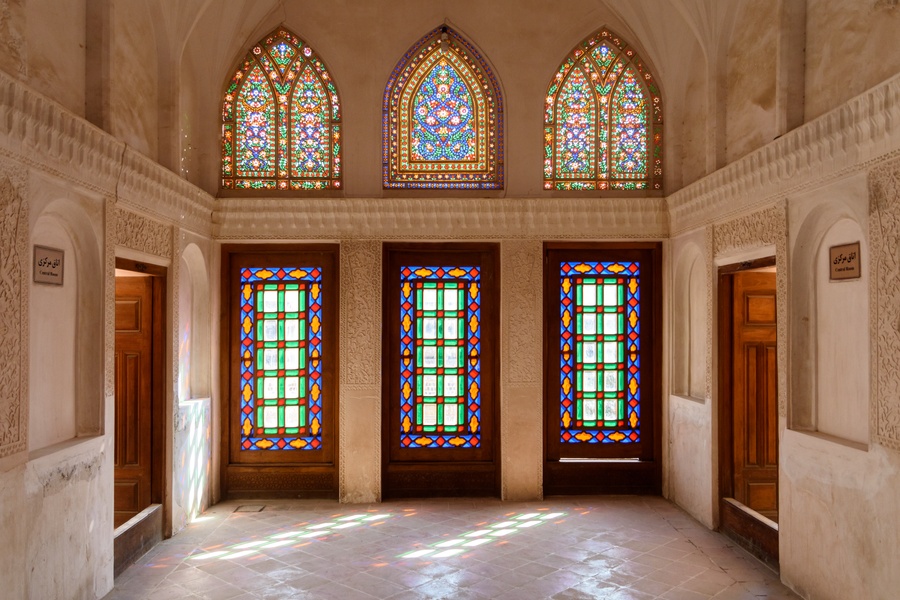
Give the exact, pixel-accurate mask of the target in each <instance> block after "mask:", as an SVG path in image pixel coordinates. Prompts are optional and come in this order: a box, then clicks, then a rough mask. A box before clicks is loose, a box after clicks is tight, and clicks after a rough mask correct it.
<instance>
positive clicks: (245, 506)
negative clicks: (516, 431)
mask: <svg viewBox="0 0 900 600" xmlns="http://www.w3.org/2000/svg"><path fill="white" fill-rule="evenodd" d="M263 506H264V508H263ZM260 509H261V510H260ZM257 511H258V512H257ZM796 597H797V596H795V595H794V594H793V593H792V592H791V591H790V590H788V589H787V588H786V587H784V586H783V585H781V583H779V581H778V577H777V576H776V575H775V574H774V573H773V572H772V571H770V570H769V569H768V568H766V567H765V566H763V565H762V564H761V563H759V562H758V561H756V560H755V559H754V558H752V557H750V556H749V555H748V554H746V553H744V552H743V551H742V550H740V549H737V548H735V547H734V545H733V544H732V543H731V542H730V541H729V540H727V539H726V538H724V537H722V536H721V535H719V534H717V533H714V532H711V531H709V530H707V529H706V528H705V527H703V526H702V525H700V524H699V523H697V522H696V521H695V520H693V519H692V518H691V517H689V516H687V515H686V514H685V513H684V512H683V511H681V510H680V509H678V508H677V507H675V506H674V505H672V504H670V503H669V502H667V501H666V500H663V499H661V498H648V497H579V498H554V499H550V500H547V501H544V502H526V503H511V502H500V501H498V500H489V499H484V500H482V499H478V500H472V499H466V500H415V501H391V502H385V503H383V504H372V505H345V504H338V503H336V502H332V501H321V500H316V501H314V500H296V501H283V500H273V501H268V502H266V501H243V502H226V503H223V504H219V505H218V506H215V507H213V508H212V509H210V510H209V511H208V512H207V513H206V514H205V515H204V517H203V518H202V519H201V520H200V521H197V522H195V523H193V524H192V525H190V526H189V527H188V528H187V529H185V530H184V531H183V532H181V533H180V534H178V535H177V536H175V537H173V538H172V539H170V540H167V541H165V542H163V543H162V544H160V545H158V546H157V547H155V548H154V549H153V550H152V551H151V552H150V553H148V554H147V555H146V556H144V557H143V558H142V559H141V560H139V561H138V563H137V564H135V565H134V566H132V567H131V568H129V569H128V570H127V571H125V572H124V573H123V574H122V575H121V576H120V577H119V578H118V579H117V580H116V587H115V589H114V590H113V591H112V592H111V593H110V594H109V595H108V596H106V598H107V599H108V600H122V599H132V598H152V599H155V600H162V599H175V598H209V599H214V600H215V599H232V598H234V599H240V600H246V599H250V598H273V599H274V598H323V599H327V598H335V599H341V600H353V599H371V598H392V599H398V600H399V599H405V598H454V599H456V598H460V599H461V598H477V599H481V598H503V599H515V600H523V599H530V598H567V599H568V598H572V599H574V598H613V599H624V598H638V599H642V598H667V599H673V600H693V599H698V600H699V599H702V598H721V599H735V598H796Z"/></svg>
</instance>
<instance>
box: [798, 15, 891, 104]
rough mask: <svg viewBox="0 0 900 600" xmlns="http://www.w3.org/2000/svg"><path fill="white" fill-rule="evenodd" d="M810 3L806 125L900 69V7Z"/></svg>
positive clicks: (807, 46) (807, 43)
mask: <svg viewBox="0 0 900 600" xmlns="http://www.w3.org/2000/svg"><path fill="white" fill-rule="evenodd" d="M807 2H808V4H807V10H806V14H807V30H806V100H805V104H806V114H805V120H806V121H811V120H813V119H815V118H816V117H819V116H821V115H823V114H825V113H826V112H828V111H829V110H831V109H833V108H836V107H838V106H840V105H841V104H843V103H844V102H846V101H847V100H849V99H850V98H853V97H854V96H856V95H857V94H861V93H863V92H864V91H866V90H867V89H869V88H871V87H872V86H874V85H875V84H877V83H879V82H881V81H884V80H885V79H886V78H888V77H890V76H891V75H893V74H894V73H896V72H897V71H898V70H900V50H898V48H897V31H898V29H900V6H898V5H897V4H895V3H894V2H891V1H890V0H869V1H866V2H844V1H842V0H807Z"/></svg>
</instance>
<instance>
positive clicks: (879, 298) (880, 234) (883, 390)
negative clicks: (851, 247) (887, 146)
mask: <svg viewBox="0 0 900 600" xmlns="http://www.w3.org/2000/svg"><path fill="white" fill-rule="evenodd" d="M869 240H870V244H871V254H872V257H871V260H870V263H869V264H870V271H869V273H870V276H871V279H870V281H871V283H870V290H869V302H870V304H869V318H870V322H871V325H870V329H869V330H870V331H871V332H872V334H873V335H872V340H871V348H872V359H871V364H872V375H871V377H872V379H871V386H872V399H873V400H872V402H873V405H872V413H873V419H874V423H873V427H872V432H873V438H874V440H875V441H877V442H878V443H880V444H882V445H884V446H887V447H888V448H892V449H894V450H900V160H894V161H891V162H890V163H888V164H886V165H884V166H883V167H880V168H878V169H875V170H873V171H872V172H871V173H870V174H869Z"/></svg>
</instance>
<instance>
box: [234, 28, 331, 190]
mask: <svg viewBox="0 0 900 600" xmlns="http://www.w3.org/2000/svg"><path fill="white" fill-rule="evenodd" d="M222 187H223V188H224V189H263V190H274V189H278V190H288V189H291V190H327V189H339V188H340V187H341V103H340V100H339V99H338V93H337V88H336V87H335V85H334V81H333V80H332V78H331V75H330V74H329V73H328V70H327V69H326V68H325V64H324V63H323V62H322V60H321V59H320V58H319V57H318V55H317V54H316V53H315V52H314V51H313V50H312V48H310V47H309V46H308V45H307V44H306V43H305V42H303V41H302V40H300V38H298V37H297V36H295V35H294V34H292V33H290V32H289V31H287V30H286V29H277V30H276V31H274V32H273V33H271V34H270V35H268V36H266V37H265V38H264V39H263V40H262V41H260V42H259V43H258V44H256V45H255V46H254V47H253V48H252V49H251V50H250V52H249V53H247V56H246V57H245V58H244V60H243V61H242V62H241V64H240V66H238V68H237V69H236V71H235V73H234V76H233V77H232V79H231V81H230V82H229V84H228V88H227V89H226V91H225V100H224V103H223V108H222Z"/></svg>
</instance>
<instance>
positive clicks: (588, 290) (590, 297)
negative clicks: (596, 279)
mask: <svg viewBox="0 0 900 600" xmlns="http://www.w3.org/2000/svg"><path fill="white" fill-rule="evenodd" d="M581 305H582V306H597V286H596V285H584V286H581Z"/></svg>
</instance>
